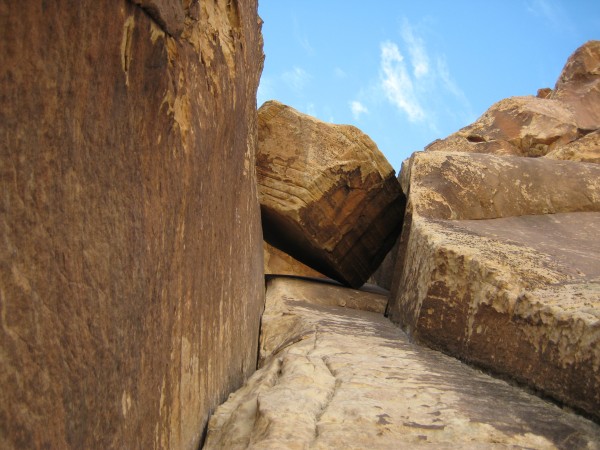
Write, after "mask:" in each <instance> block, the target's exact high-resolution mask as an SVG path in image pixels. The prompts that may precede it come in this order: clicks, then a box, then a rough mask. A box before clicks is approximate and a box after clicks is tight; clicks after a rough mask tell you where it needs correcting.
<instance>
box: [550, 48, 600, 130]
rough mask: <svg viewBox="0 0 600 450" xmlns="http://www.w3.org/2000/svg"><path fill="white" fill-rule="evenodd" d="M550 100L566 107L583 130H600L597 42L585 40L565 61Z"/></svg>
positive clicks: (599, 74) (599, 58)
mask: <svg viewBox="0 0 600 450" xmlns="http://www.w3.org/2000/svg"><path fill="white" fill-rule="evenodd" d="M550 98H552V99H555V100H559V101H561V102H563V103H565V104H567V105H569V106H570V107H571V108H572V109H573V112H574V114H575V120H576V121H577V125H578V126H579V127H580V128H581V129H583V130H588V131H589V130H597V129H599V128H600V41H589V42H586V43H585V44H584V45H582V46H581V47H579V48H578V49H577V50H576V51H575V52H574V53H573V54H572V55H571V56H570V57H569V59H568V60H567V63H566V64H565V67H564V68H563V70H562V72H561V74H560V76H559V77H558V81H557V82H556V87H555V88H554V91H553V92H552V95H551V96H550Z"/></svg>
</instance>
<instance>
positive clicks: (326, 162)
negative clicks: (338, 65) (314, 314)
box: [256, 101, 404, 287]
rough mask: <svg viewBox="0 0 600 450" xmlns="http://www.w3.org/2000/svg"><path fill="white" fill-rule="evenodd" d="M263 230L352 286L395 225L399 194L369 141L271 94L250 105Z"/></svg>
mask: <svg viewBox="0 0 600 450" xmlns="http://www.w3.org/2000/svg"><path fill="white" fill-rule="evenodd" d="M258 125H259V130H258V139H259V142H258V154H257V163H256V164H257V175H258V183H259V198H260V203H261V212H262V220H263V230H264V237H265V240H266V241H267V242H269V243H270V244H272V245H273V246H275V247H277V248H280V249H281V250H283V251H285V252H286V253H288V254H290V255H291V256H293V257H294V258H296V259H298V260H299V261H301V262H302V263H304V264H306V265H308V266H310V267H312V268H314V269H315V270H317V271H318V272H320V273H323V274H325V275H327V276H328V277H330V278H333V279H336V280H338V281H340V282H342V283H344V284H347V285H349V286H352V287H360V286H361V285H362V284H363V283H364V282H365V281H366V280H367V279H368V278H369V276H370V275H371V274H372V273H373V272H374V271H375V269H377V267H378V266H379V264H380V263H381V261H382V260H383V258H384V257H385V255H386V253H387V252H388V251H389V250H390V248H391V247H392V245H393V244H394V242H395V241H396V238H397V236H398V234H399V232H400V225H401V222H402V215H403V211H404V197H403V196H402V193H401V190H400V185H399V183H398V181H397V180H396V177H395V174H394V169H393V168H392V167H391V166H390V164H389V163H388V162H387V161H386V159H385V157H384V156H383V154H382V153H381V152H380V151H379V149H378V148H377V146H376V145H375V143H374V142H373V141H372V140H371V139H370V138H369V137H368V136H367V135H365V134H364V133H362V132H361V131H360V130H358V129H357V128H355V127H352V126H349V125H333V124H328V123H325V122H321V121H319V120H317V119H315V118H313V117H310V116H307V115H305V114H302V113H300V112H298V111H296V110H294V109H293V108H290V107H289V106H285V105H283V104H281V103H279V102H275V101H270V102H267V103H265V104H264V105H263V106H261V108H260V109H259V111H258Z"/></svg>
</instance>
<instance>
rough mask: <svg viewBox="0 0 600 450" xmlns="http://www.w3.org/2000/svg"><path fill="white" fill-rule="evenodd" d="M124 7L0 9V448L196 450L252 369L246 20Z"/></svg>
mask: <svg viewBox="0 0 600 450" xmlns="http://www.w3.org/2000/svg"><path fill="white" fill-rule="evenodd" d="M139 3H141V4H142V6H144V8H141V7H140V6H137V5H136V4H134V3H130V2H127V1H115V2H92V1H77V2H74V1H67V0H57V1H55V2H42V1H33V0H27V1H23V2H2V3H1V4H0V95H1V102H0V136H1V139H2V142H3V145H2V146H1V148H0V185H1V188H0V192H2V197H1V200H0V209H1V214H0V235H1V238H2V245H1V246H0V310H1V315H0V317H1V321H0V384H1V385H2V391H1V394H0V447H2V448H8V449H10V448H181V449H185V448H194V449H195V448H198V444H199V442H200V440H201V435H202V432H203V428H204V426H205V424H206V421H207V418H208V415H209V413H210V411H211V409H212V408H213V407H214V406H215V405H216V404H218V403H220V402H221V401H222V400H223V399H224V398H225V396H226V394H227V393H228V392H230V391H231V390H233V389H235V388H237V387H238V386H239V385H240V384H241V383H242V382H243V381H244V380H245V378H247V377H248V376H249V375H250V374H251V373H252V372H253V371H254V369H255V366H256V354H257V348H256V347H257V340H258V326H259V316H260V313H261V310H262V307H263V298H264V285H263V278H262V277H263V267H262V263H263V256H262V237H261V229H260V222H259V220H260V213H259V206H258V201H257V192H256V188H255V173H254V148H255V142H256V123H255V114H256V104H255V98H256V88H257V84H258V79H259V75H260V71H261V64H262V63H261V62H262V42H261V35H260V25H259V19H258V17H257V4H256V1H243V2H241V1H239V2H238V1H235V0H233V1H231V0H218V1H215V2H201V3H198V2H191V1H189V0H187V1H183V2H182V3H181V5H182V8H181V9H179V6H178V2H174V1H173V2H169V1H164V2H161V1H142V2H139ZM181 5H180V6H181ZM163 13H164V14H165V15H164V16H161V14H163ZM161 19H162V20H161ZM165 31H166V32H165ZM173 36H179V37H173Z"/></svg>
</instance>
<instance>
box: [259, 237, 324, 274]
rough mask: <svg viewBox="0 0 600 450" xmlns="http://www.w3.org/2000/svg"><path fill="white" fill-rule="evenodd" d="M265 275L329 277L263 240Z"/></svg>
mask: <svg viewBox="0 0 600 450" xmlns="http://www.w3.org/2000/svg"><path fill="white" fill-rule="evenodd" d="M263 249H264V258H265V275H291V276H296V277H311V278H327V277H326V276H325V275H323V274H322V273H319V272H317V271H316V270H314V269H311V268H310V267H308V266H307V265H306V264H302V263H301V262H300V261H298V260H297V259H296V258H294V257H292V256H290V255H288V254H287V253H285V252H284V251H281V250H279V249H278V248H276V247H273V246H272V245H270V244H269V243H268V242H263Z"/></svg>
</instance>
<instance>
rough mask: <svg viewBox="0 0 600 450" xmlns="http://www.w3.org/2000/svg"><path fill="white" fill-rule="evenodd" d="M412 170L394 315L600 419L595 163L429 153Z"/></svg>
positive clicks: (450, 349) (447, 347)
mask: <svg viewBox="0 0 600 450" xmlns="http://www.w3.org/2000/svg"><path fill="white" fill-rule="evenodd" d="M548 163H550V164H548ZM557 163H559V164H558V165H557ZM405 167H407V168H408V171H407V173H406V174H403V176H402V179H403V181H404V183H403V184H404V185H407V189H408V192H409V198H408V206H407V214H406V216H405V224H404V226H403V232H402V236H401V238H400V242H399V244H398V246H399V251H398V255H397V258H398V262H397V264H396V274H395V280H394V284H393V286H392V292H391V296H390V304H389V305H388V315H389V316H390V318H391V319H392V320H393V321H394V322H397V323H399V324H400V325H401V326H402V327H403V328H404V329H405V330H406V331H407V332H409V334H411V335H412V336H413V337H414V338H415V339H418V340H420V341H422V342H425V343H427V344H428V345H429V346H431V347H434V348H436V349H440V350H443V351H444V352H447V353H449V354H452V355H454V356H457V357H459V358H462V359H465V360H467V361H469V362H473V363H476V364H478V365H480V366H484V367H486V368H488V369H491V370H493V371H494V372H495V373H501V374H503V375H505V376H508V377H511V378H513V379H516V380H519V381H520V382H523V383H526V384H527V385H529V386H532V387H534V388H535V389H537V390H539V391H541V392H543V393H545V394H547V395H549V396H551V397H553V398H555V399H558V400H559V401H561V402H564V403H566V404H568V405H570V406H574V407H577V408H579V409H580V410H582V411H585V412H586V413H587V414H590V415H592V416H594V417H595V418H596V419H598V413H597V412H598V411H599V410H600V397H599V396H598V392H600V371H599V367H600V352H599V351H598V349H599V348H600V347H599V346H598V344H599V341H598V334H597V328H598V318H599V317H600V313H599V311H600V302H599V301H600V288H599V285H598V281H599V280H600V278H599V277H600V256H599V255H600V246H599V245H598V241H597V236H598V233H600V226H599V224H600V208H599V204H598V199H599V197H598V193H599V192H600V190H599V189H598V188H599V187H600V186H599V185H598V180H599V179H600V173H598V172H597V170H596V169H597V165H595V164H585V163H577V162H572V161H565V162H560V161H551V160H547V159H529V158H515V157H500V156H494V155H482V154H464V153H463V154H457V153H441V152H440V153H429V152H423V153H419V154H415V155H414V156H413V159H412V164H411V165H410V166H405ZM572 183H576V185H573V184H572ZM579 183H581V184H579Z"/></svg>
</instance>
